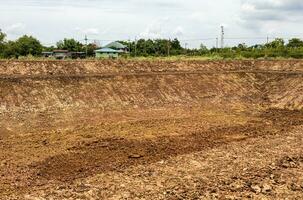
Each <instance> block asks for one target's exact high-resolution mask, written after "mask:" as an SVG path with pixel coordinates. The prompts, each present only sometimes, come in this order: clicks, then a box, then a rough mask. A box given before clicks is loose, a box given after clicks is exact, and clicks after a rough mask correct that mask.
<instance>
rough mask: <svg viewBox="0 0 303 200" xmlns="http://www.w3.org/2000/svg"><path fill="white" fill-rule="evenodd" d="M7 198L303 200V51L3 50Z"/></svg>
mask: <svg viewBox="0 0 303 200" xmlns="http://www.w3.org/2000/svg"><path fill="white" fill-rule="evenodd" d="M0 199H1V200H2V199H3V200H10V199H20V200H21V199H22V200H23V199H26V200H35V199H37V200H38V199H39V200H40V199H41V200H42V199H58V200H60V199H172V200H173V199H303V61H301V60H285V61H217V62H205V61H175V62H172V61H153V62H148V61H75V62H72V61H58V62H57V61H1V62H0Z"/></svg>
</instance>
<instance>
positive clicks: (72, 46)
mask: <svg viewBox="0 0 303 200" xmlns="http://www.w3.org/2000/svg"><path fill="white" fill-rule="evenodd" d="M57 48H58V49H62V50H68V51H72V52H79V51H83V50H84V49H83V44H81V43H80V42H78V41H76V40H75V39H67V38H65V39H64V40H63V41H59V42H57Z"/></svg>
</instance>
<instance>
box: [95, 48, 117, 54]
mask: <svg viewBox="0 0 303 200" xmlns="http://www.w3.org/2000/svg"><path fill="white" fill-rule="evenodd" d="M95 52H96V53H123V51H122V50H115V49H111V48H102V49H97V50H95Z"/></svg>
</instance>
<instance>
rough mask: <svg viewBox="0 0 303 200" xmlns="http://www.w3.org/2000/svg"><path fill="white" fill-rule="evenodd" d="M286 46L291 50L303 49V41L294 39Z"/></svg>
mask: <svg viewBox="0 0 303 200" xmlns="http://www.w3.org/2000/svg"><path fill="white" fill-rule="evenodd" d="M286 46H287V47H289V48H300V47H303V41H302V40H301V39H299V38H293V39H290V40H289V41H288V44H287V45H286Z"/></svg>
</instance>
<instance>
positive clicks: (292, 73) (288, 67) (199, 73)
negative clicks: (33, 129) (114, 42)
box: [0, 61, 303, 113]
mask: <svg viewBox="0 0 303 200" xmlns="http://www.w3.org/2000/svg"><path fill="white" fill-rule="evenodd" d="M302 73H303V62H302V61H227V62H223V61H216V62H215V61H214V62H206V61H182V62H181V61H179V62H168V61H167V62H165V61H161V62H160V61H157V62H146V61H140V62H139V61H98V62H96V61H87V62H83V61H76V62H69V61H68V62H62V61H41V62H38V61H32V62H25V61H20V62H17V61H2V62H0V83H1V84H0V90H1V93H0V101H1V105H0V112H1V113H8V112H9V113H16V112H32V111H49V110H59V111H60V110H66V109H88V108H99V109H100V110H110V111H112V110H118V111H119V110H125V109H133V108H157V107H165V106H167V105H176V106H177V105H184V104H186V105H191V104H195V105H197V104H198V105H214V106H222V105H224V106H226V105H229V106H233V107H238V108H240V109H241V108H246V107H251V106H257V107H258V106H263V105H265V104H266V105H269V106H270V107H276V108H290V109H302V108H303V97H302V95H298V94H299V93H301V91H302V88H303V83H302V82H301V78H302V76H303V74H302Z"/></svg>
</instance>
